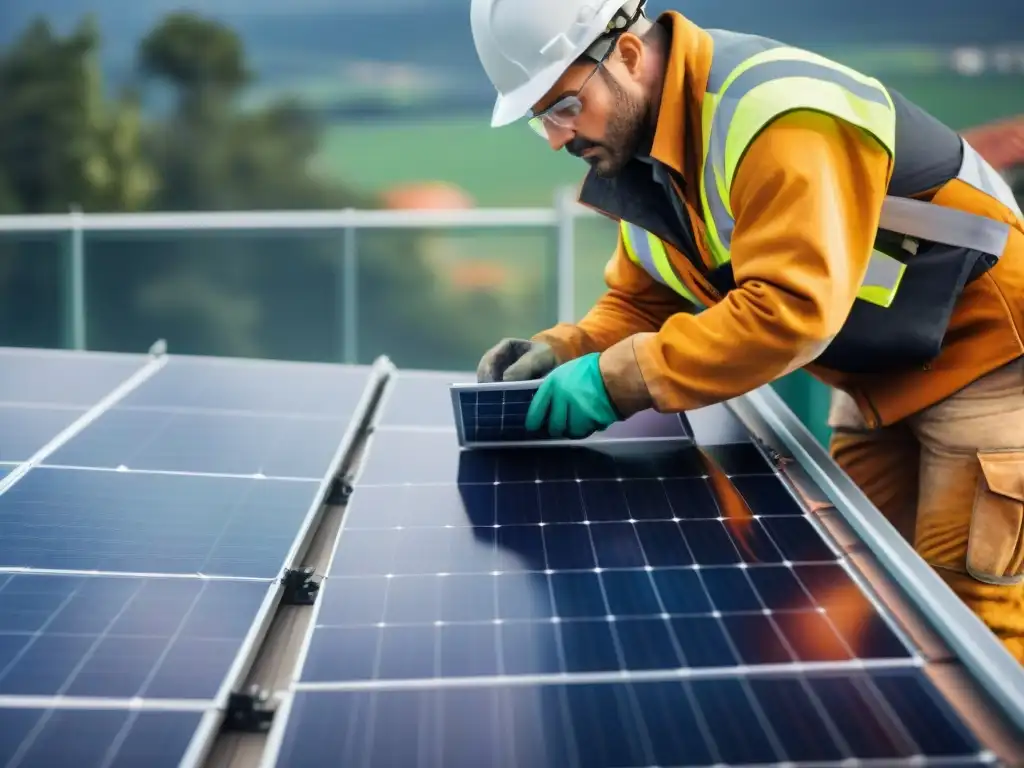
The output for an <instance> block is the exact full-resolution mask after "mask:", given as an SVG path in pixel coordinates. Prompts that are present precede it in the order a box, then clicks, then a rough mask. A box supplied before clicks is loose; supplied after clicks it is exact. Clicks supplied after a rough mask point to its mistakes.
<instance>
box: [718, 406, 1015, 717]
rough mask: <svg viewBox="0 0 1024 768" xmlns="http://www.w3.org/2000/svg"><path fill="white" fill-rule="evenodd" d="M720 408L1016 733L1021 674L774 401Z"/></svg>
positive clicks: (793, 417) (785, 409)
mask: <svg viewBox="0 0 1024 768" xmlns="http://www.w3.org/2000/svg"><path fill="white" fill-rule="evenodd" d="M727 405H728V407H729V409H730V410H731V411H732V412H733V413H734V414H735V415H736V416H737V418H739V419H740V421H742V422H743V425H744V426H745V427H746V428H747V429H748V430H749V431H750V432H751V434H752V435H754V436H756V437H757V438H758V439H760V440H762V441H763V442H765V443H766V444H767V445H769V446H770V447H771V448H773V449H775V450H777V451H779V452H780V453H782V454H784V455H789V456H791V457H792V458H793V459H794V460H795V461H796V462H797V463H798V464H799V465H800V466H801V467H802V469H803V470H804V471H805V472H806V473H807V474H808V475H809V476H810V477H811V479H813V480H814V481H815V482H816V483H817V484H818V486H819V487H820V489H821V491H822V492H823V493H825V494H826V495H827V496H828V497H829V500H830V501H831V502H832V504H833V505H834V506H835V508H836V510H837V511H838V512H839V513H840V514H841V515H842V516H843V518H844V519H845V520H846V522H847V523H848V524H849V525H850V526H851V527H852V528H853V530H854V532H855V533H856V534H857V535H858V536H859V537H860V538H861V540H862V541H863V543H864V544H865V546H867V547H868V549H869V550H870V551H871V553H872V554H873V555H874V556H875V557H876V558H877V559H878V562H879V564H880V565H881V566H882V568H883V569H884V570H885V571H886V572H887V574H888V575H889V576H890V577H891V578H892V579H893V580H894V581H895V582H896V583H897V584H898V585H899V586H900V588H901V589H902V590H903V592H904V593H905V596H906V597H907V598H908V599H909V600H910V601H911V603H913V605H914V606H915V607H916V608H917V609H918V610H919V611H920V612H921V613H922V615H923V616H924V618H925V619H926V620H927V621H928V623H929V624H930V625H931V626H932V628H933V629H934V630H935V631H936V632H937V633H938V634H939V635H940V636H941V637H942V638H943V639H944V640H945V641H946V642H947V643H948V644H949V646H950V648H951V649H952V650H953V651H954V653H956V655H957V657H958V658H959V660H960V661H961V662H962V663H963V665H964V667H966V668H967V670H968V671H969V672H970V673H971V674H972V675H973V676H974V678H975V679H976V680H977V682H978V684H979V685H980V686H981V687H982V688H983V689H984V690H985V691H986V692H987V693H988V694H989V695H990V696H991V697H992V698H993V700H994V701H995V702H996V704H997V705H998V706H999V707H1000V708H1001V709H1002V710H1003V711H1004V712H1005V714H1006V716H1007V718H1008V719H1009V720H1010V721H1011V722H1012V723H1013V724H1014V725H1015V726H1016V727H1017V728H1020V729H1022V730H1024V667H1022V666H1021V665H1020V664H1019V663H1018V662H1017V660H1016V659H1014V658H1013V656H1011V655H1010V653H1009V652H1008V651H1007V650H1006V648H1005V647H1004V646H1003V644H1002V643H1001V642H999V640H998V639H997V638H996V636H995V635H994V634H993V633H992V632H991V631H990V630H989V629H988V627H986V626H985V625H984V624H983V623H982V621H981V620H980V619H979V618H978V617H977V616H976V615H975V614H974V612H973V611H971V609H970V608H968V607H967V606H966V605H965V604H964V603H963V602H962V601H961V600H960V598H958V597H957V596H956V594H955V593H954V592H953V590H951V589H950V588H949V586H947V585H946V583H945V582H944V581H943V580H942V578H941V577H940V576H939V575H938V574H937V573H936V572H935V571H934V570H933V569H932V568H931V566H929V565H928V564H927V563H926V562H925V561H924V560H923V559H921V557H920V556H919V555H918V554H917V553H916V552H915V551H914V549H913V547H911V546H910V544H908V543H907V542H906V541H905V540H904V539H903V537H902V536H901V535H900V533H899V532H898V531H897V530H896V528H894V527H893V525H892V524H891V523H890V522H889V521H888V520H887V519H886V518H885V517H884V516H883V515H882V513H881V512H880V511H879V510H878V508H877V507H875V505H874V504H872V502H871V500H870V499H868V497H867V496H866V495H865V494H864V492H863V491H861V489H860V488H859V487H858V486H857V485H856V484H855V483H854V482H853V481H852V480H851V479H850V478H849V476H848V475H847V474H846V473H845V472H843V470H842V469H841V468H840V467H839V465H838V464H836V463H835V461H834V460H833V459H832V457H831V456H830V455H829V453H828V451H827V450H826V449H825V448H824V447H823V446H822V445H821V444H820V443H819V442H818V441H817V440H816V439H815V438H814V436H813V435H812V434H811V433H810V432H809V431H808V429H807V428H806V427H805V426H804V425H803V424H802V423H801V422H800V420H799V419H798V418H797V417H796V415H795V414H794V413H793V412H792V411H791V410H790V409H789V408H788V407H787V406H786V404H785V402H784V401H783V400H782V398H781V397H779V395H778V394H777V393H776V392H775V391H774V390H772V389H771V388H770V387H762V388H761V389H759V390H756V391H755V392H752V393H750V394H747V395H744V396H742V397H739V398H736V399H735V400H732V401H730V402H729V403H728V404H727Z"/></svg>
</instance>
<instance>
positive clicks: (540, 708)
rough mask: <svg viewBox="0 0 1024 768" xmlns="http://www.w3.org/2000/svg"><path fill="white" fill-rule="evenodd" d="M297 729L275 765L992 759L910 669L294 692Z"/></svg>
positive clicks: (595, 766)
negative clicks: (702, 678)
mask: <svg viewBox="0 0 1024 768" xmlns="http://www.w3.org/2000/svg"><path fill="white" fill-rule="evenodd" d="M289 724H290V727H289V729H288V731H287V733H286V735H285V738H284V742H283V744H282V747H281V752H280V756H279V763H278V764H280V765H288V766H289V767H290V768H304V767H305V766H319V765H327V764H333V763H334V762H338V763H343V764H345V765H348V766H353V768H356V767H358V768H371V767H373V768H376V767H377V766H380V767H381V768H383V767H384V766H392V765H417V766H424V767H427V768H429V767H432V766H438V767H440V766H445V768H463V767H465V768H469V767H470V766H478V765H502V766H509V768H512V767H514V766H515V767H517V766H524V768H525V767H526V766H529V768H546V767H547V766H550V767H551V768H556V767H557V768H574V767H576V766H580V767H581V768H583V767H585V768H605V767H608V768H610V767H611V766H617V767H619V768H621V767H622V766H636V767H638V768H639V767H640V766H651V765H687V766H708V765H764V764H780V763H785V764H788V765H802V764H808V763H810V764H815V765H821V764H823V763H824V764H827V765H840V764H848V763H845V762H843V761H851V760H858V759H875V760H879V761H880V764H882V765H887V766H897V765H930V764H932V763H931V761H930V760H929V758H932V759H936V758H944V759H945V760H946V761H948V762H942V763H940V764H942V765H951V764H955V765H958V766H967V765H982V764H986V763H987V762H989V761H991V755H990V754H988V753H985V752H983V750H982V748H981V746H980V745H979V743H978V741H977V740H976V739H975V737H974V736H973V735H972V734H971V733H970V732H969V731H968V730H967V729H966V728H965V727H964V726H963V724H962V723H961V722H960V721H959V719H958V718H957V716H956V715H955V714H954V713H953V712H952V711H951V710H950V708H949V706H948V705H947V704H946V703H945V702H944V701H943V700H942V698H941V696H940V695H939V694H938V692H937V691H936V690H935V688H934V687H933V686H932V685H931V683H930V682H929V681H928V680H927V679H926V678H925V677H924V676H923V675H922V674H921V672H920V670H916V669H911V670H872V671H850V672H845V673H830V674H823V675H814V676H804V675H800V674H793V673H783V674H775V675H771V676H763V677H760V676H759V677H752V678H747V679H745V678H715V679H706V680H689V681H681V682H680V681H675V682H642V681H633V682H622V683H595V684H590V683H577V684H573V685H562V684H557V685H556V684H552V685H543V686H538V685H522V684H520V685H494V686H481V687H475V686H474V687H471V688H470V687H465V688H464V687H448V688H436V689H426V690H423V689H414V690H386V689H384V690H376V691H330V692H327V691H324V692H320V691H317V692H305V691H300V692H298V693H297V694H296V695H295V701H294V702H293V704H292V713H291V716H290V718H289ZM812 761H813V762H812Z"/></svg>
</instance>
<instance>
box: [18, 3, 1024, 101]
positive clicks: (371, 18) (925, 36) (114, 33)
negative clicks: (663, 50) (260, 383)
mask: <svg viewBox="0 0 1024 768" xmlns="http://www.w3.org/2000/svg"><path fill="white" fill-rule="evenodd" d="M190 7H191V8H192V9H194V10H196V11H197V12H199V13H202V14H204V15H208V16H212V17H214V18H218V19H221V20H223V21H225V22H227V23H228V24H230V25H231V26H232V27H233V28H234V29H235V30H237V31H238V32H239V34H240V35H241V36H242V37H243V39H244V40H245V42H246V46H247V50H248V51H249V54H250V56H251V59H252V62H253V65H254V67H255V69H256V70H257V71H258V73H259V74H260V76H261V83H262V85H263V86H264V87H270V88H273V89H277V88H284V89H289V90H290V89H292V88H294V87H296V86H297V84H299V83H304V82H311V81H314V82H315V81H327V82H333V83H335V85H333V86H331V87H332V89H333V88H336V87H340V85H343V84H344V83H342V82H339V81H345V80H346V79H348V80H351V79H352V75H351V67H352V66H353V65H356V64H359V63H360V62H386V63H389V64H392V65H398V66H400V67H405V68H408V69H409V70H411V71H414V72H417V73H422V74H424V75H425V76H428V78H429V79H430V82H432V83H434V84H435V85H437V84H440V85H439V86H438V87H441V88H442V90H443V91H445V92H446V94H447V96H446V98H452V94H458V96H457V99H456V100H457V101H458V102H459V103H460V104H462V103H465V101H466V99H470V100H471V101H472V100H476V99H480V100H481V103H482V102H483V101H484V100H487V99H489V98H490V97H491V90H490V86H489V84H488V83H487V81H486V79H485V78H484V77H483V73H482V72H481V71H480V67H479V64H478V62H477V59H476V55H475V52H474V50H473V43H472V38H471V35H470V29H469V0H360V2H355V0H291V2H288V3H283V2H280V0H204V1H203V2H195V0H193V2H191V3H181V2H177V1H176V0H145V2H136V0H33V1H32V2H30V1H29V0H0V44H3V43H6V42H9V41H10V40H11V39H12V38H13V37H14V36H16V35H17V34H18V33H20V32H21V30H23V29H24V27H25V25H26V24H27V23H28V22H29V20H30V19H31V18H33V16H35V15H36V14H44V15H45V16H46V17H47V18H49V19H50V20H51V21H52V23H54V25H55V26H56V27H57V28H58V29H62V30H64V29H67V28H69V27H70V26H71V25H72V24H73V23H74V22H76V21H77V20H78V19H79V18H81V16H82V15H83V14H84V13H85V12H92V13H94V14H95V15H96V17H97V18H98V20H99V23H100V28H101V30H102V32H103V36H104V52H103V65H104V70H105V71H106V73H107V75H108V77H110V78H111V79H112V80H113V81H114V82H115V83H117V82H122V81H124V80H125V79H126V78H127V77H128V76H129V75H130V73H131V71H132V57H133V55H134V50H135V45H136V43H137V41H138V39H139V38H140V37H141V36H142V35H143V34H144V33H145V32H146V31H147V30H148V29H149V28H151V27H152V26H153V24H154V23H155V22H156V21H157V20H158V19H159V18H160V17H161V16H163V15H164V14H166V13H168V12H170V11H172V10H178V9H182V8H190ZM668 7H676V8H678V9H679V10H681V11H683V12H684V13H688V14H689V16H690V17H691V18H693V19H694V20H695V21H696V22H698V23H700V24H702V25H704V26H708V27H725V28H730V29H737V30H740V31H748V32H756V33H758V34H763V35H767V36H770V37H776V38H779V39H782V40H785V41H786V42H790V43H793V44H795V45H801V46H804V47H808V48H812V49H824V50H829V49H832V48H835V47H837V46H845V47H850V46H860V47H865V46H892V45H894V44H918V45H929V46H937V47H943V48H944V47H952V46H956V45H969V44H975V45H984V46H992V45H997V44H1002V43H1016V42H1024V0H974V2H971V3H967V2H964V0H857V2H838V1H837V0H832V1H831V2H826V1H825V0H728V1H725V0H679V1H678V2H677V3H675V4H672V3H666V2H663V1H662V0H658V1H656V2H651V3H650V5H649V6H648V8H649V10H650V11H651V12H653V13H657V12H659V11H661V10H664V9H666V8H668ZM362 72H363V75H362V82H361V88H362V89H363V90H364V91H365V90H366V89H367V88H369V89H371V90H372V89H373V88H374V87H375V83H374V71H373V69H372V67H371V68H370V69H369V70H367V69H366V68H365V67H364V68H363V70H362ZM412 83H413V84H412V86H411V87H413V88H415V87H416V85H415V84H416V80H415V79H413V81H412ZM331 98H333V97H331ZM330 100H331V99H330V98H328V99H327V102H330Z"/></svg>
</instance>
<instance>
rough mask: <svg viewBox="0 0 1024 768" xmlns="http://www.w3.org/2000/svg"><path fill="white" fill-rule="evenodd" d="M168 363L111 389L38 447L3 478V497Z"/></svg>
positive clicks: (158, 362)
mask: <svg viewBox="0 0 1024 768" xmlns="http://www.w3.org/2000/svg"><path fill="white" fill-rule="evenodd" d="M166 362H167V361H166V358H158V359H154V360H150V361H149V362H147V363H146V364H145V365H143V366H142V367H140V368H139V369H137V370H136V371H135V372H134V373H132V374H131V375H130V376H129V377H128V378H126V379H124V380H123V381H122V382H121V383H120V384H119V385H118V386H116V387H114V388H113V389H112V390H110V391H109V392H108V393H107V394H106V395H105V396H104V397H103V398H102V399H101V400H99V401H98V402H96V403H95V404H94V405H92V406H91V407H90V408H88V409H87V410H85V411H84V412H83V413H82V414H80V415H79V416H78V418H76V419H75V420H74V421H73V422H71V424H69V425H68V426H67V427H65V428H64V429H63V430H61V431H60V432H58V433H57V434H56V435H54V437H53V438H52V439H51V440H50V441H49V442H47V443H46V444H45V445H43V446H42V447H41V448H39V450H37V451H36V452H35V453H34V454H32V456H30V457H29V458H28V459H26V460H25V461H23V462H21V464H19V465H18V466H17V467H15V468H14V469H13V470H12V471H11V472H10V473H8V474H7V475H5V476H4V477H3V478H2V479H0V495H2V494H4V493H6V492H7V490H8V489H9V488H10V487H11V486H12V485H14V484H15V483H17V482H18V480H20V479H21V477H23V476H24V475H25V473H27V472H28V471H29V470H31V469H32V467H34V466H36V465H38V464H40V463H42V462H43V461H44V460H45V459H46V458H48V457H49V456H50V455H52V454H53V453H54V452H56V451H58V450H60V449H61V447H62V446H64V445H66V444H67V443H68V442H69V441H70V440H72V439H73V438H74V437H75V436H76V435H78V434H80V433H81V432H82V431H83V430H84V429H86V428H87V427H88V426H89V425H90V424H92V423H94V422H95V421H96V419H98V418H100V417H101V416H102V415H103V414H104V413H105V412H107V411H109V410H110V408H111V407H113V406H114V405H116V404H117V403H118V402H119V401H121V400H122V399H124V398H125V397H126V396H127V395H128V394H130V393H131V392H132V391H133V390H134V389H136V388H137V387H138V386H140V385H141V384H143V383H144V382H145V381H146V380H147V379H150V378H152V377H153V376H154V375H156V374H157V373H158V372H159V371H160V369H161V368H163V367H164V365H166Z"/></svg>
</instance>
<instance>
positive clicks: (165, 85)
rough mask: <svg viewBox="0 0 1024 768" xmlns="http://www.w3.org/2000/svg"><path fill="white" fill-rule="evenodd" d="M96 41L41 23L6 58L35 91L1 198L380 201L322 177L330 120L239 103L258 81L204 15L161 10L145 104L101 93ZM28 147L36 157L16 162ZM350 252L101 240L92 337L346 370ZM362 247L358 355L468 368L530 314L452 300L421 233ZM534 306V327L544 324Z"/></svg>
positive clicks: (19, 108) (307, 237) (93, 278)
mask: <svg viewBox="0 0 1024 768" xmlns="http://www.w3.org/2000/svg"><path fill="white" fill-rule="evenodd" d="M97 40H98V37H97V36H96V35H95V33H94V31H93V30H92V29H91V27H90V26H89V25H88V24H83V25H82V26H81V27H80V28H79V29H78V30H76V32H75V33H74V34H73V35H71V36H70V37H68V38H65V39H61V38H58V37H55V36H54V35H53V34H52V33H51V31H50V30H49V29H48V28H47V27H46V26H45V24H36V25H34V26H33V27H32V28H31V29H30V30H29V31H28V32H27V33H26V35H25V36H24V37H23V39H22V41H20V43H19V44H18V45H17V46H16V47H15V48H14V49H13V50H12V52H11V54H9V56H8V58H11V59H12V60H13V61H14V62H15V64H16V67H21V69H20V70H17V69H16V67H15V68H14V69H12V70H11V71H13V72H14V74H11V75H9V77H10V78H11V80H12V81H18V82H21V83H28V85H26V86H25V87H24V94H22V99H23V102H24V103H22V102H21V101H18V100H15V101H14V109H12V110H10V111H8V110H7V108H6V107H5V105H3V104H0V147H3V148H6V149H0V152H2V151H6V152H8V155H7V156H9V157H10V158H11V159H12V160H15V161H18V160H20V161H21V162H20V163H19V162H15V163H14V164H13V166H12V172H11V173H10V174H9V175H8V176H7V177H6V178H5V177H4V176H0V204H3V200H4V199H5V198H11V199H13V200H14V201H16V204H17V206H18V209H20V210H30V211H43V210H67V207H68V206H69V205H71V204H75V203H77V204H79V205H81V207H82V208H83V209H85V210H99V209H102V210H118V211H123V210H137V209H139V208H142V207H144V208H147V209H150V210H159V211H170V210H174V211H196V210H206V211H209V210H223V211H233V210H268V209H278V210H280V209H343V208H349V207H351V208H363V209H365V208H372V207H374V206H375V205H376V204H377V201H376V200H375V199H373V198H372V197H370V196H367V195H365V194H361V193H359V192H358V191H357V190H355V189H352V188H349V187H346V186H344V185H341V184H336V183H328V182H326V181H324V180H323V179H321V178H319V177H318V176H317V175H316V174H315V173H313V172H311V168H310V164H311V161H312V157H313V156H314V153H315V151H316V150H317V148H318V146H319V144H320V138H321V136H320V133H321V132H320V125H319V121H318V120H317V119H316V118H315V116H314V115H313V114H311V113H310V112H309V111H308V110H305V109H303V108H302V106H301V105H299V104H296V103H293V102H289V101H281V102H278V103H274V104H271V105H270V106H268V107H266V108H264V109H261V110H258V111H245V110H243V109H242V108H241V107H240V101H241V99H240V98H239V97H240V96H241V94H242V92H243V89H244V87H245V86H246V85H247V84H248V83H249V82H250V81H251V79H252V77H253V76H252V74H251V72H250V68H249V64H248V62H247V61H246V57H245V51H244V46H243V45H242V42H241V41H240V40H239V39H238V37H237V35H236V34H235V33H234V32H233V31H232V30H231V29H230V28H229V27H227V26H225V25H223V24H220V23H218V22H216V21H212V20H209V19H204V18H202V17H200V16H197V15H194V14H173V15H171V16H168V17H166V18H165V19H164V20H163V21H161V22H160V23H159V24H158V25H157V26H156V27H155V28H154V29H153V30H152V31H151V32H150V33H149V34H147V35H146V36H145V37H144V38H143V40H142V41H141V42H140V44H139V48H138V56H137V65H138V66H137V68H138V72H139V74H140V76H141V77H140V78H139V84H140V91H139V94H138V99H134V98H133V99H129V98H128V97H121V98H119V99H118V100H116V101H110V100H107V99H105V98H104V96H103V89H102V87H101V83H100V78H99V75H98V70H97V69H96V67H95V65H94V53H95V49H96V46H97V44H98V43H97ZM0 77H3V74H2V72H0ZM0 82H2V81H0ZM158 93H165V94H166V93H169V94H170V95H171V97H172V98H171V103H172V105H173V106H172V109H171V110H170V112H169V114H166V115H163V116H161V117H159V118H155V117H151V118H150V119H149V120H148V122H146V123H143V122H142V120H141V118H140V113H139V110H138V107H137V104H138V103H142V104H146V103H151V102H152V101H153V97H154V96H155V95H156V94H158ZM37 124H38V126H37ZM40 133H41V135H42V136H44V137H45V139H41V138H40V137H39V135H40ZM33 142H34V144H33ZM26 143H28V144H32V146H33V147H34V149H33V152H32V153H31V159H29V157H28V156H24V155H23V156H21V157H18V151H19V147H21V148H23V147H24V145H25V144H26ZM48 149H52V152H50V151H48ZM7 156H4V155H0V157H4V158H6V157H7ZM27 247H28V246H27V245H26V244H24V243H23V244H22V245H21V248H22V251H21V252H22V253H24V252H25V251H24V249H25V248H27ZM342 250H343V238H342V235H341V233H339V232H309V233H296V232H239V231H232V232H202V231H194V232H189V233H185V232H180V231H176V232H155V233H154V232H150V233H125V234H118V235H105V234H91V235H90V236H89V239H88V241H87V247H86V253H87V254H88V257H89V258H88V266H87V274H88V296H87V306H88V307H89V344H90V346H91V347H93V348H102V349H118V350H136V351H137V350H139V349H143V348H145V347H146V346H147V345H148V344H149V343H151V342H152V341H153V339H155V338H158V337H164V338H167V339H168V341H169V343H170V345H171V349H172V350H175V351H178V352H191V353H202V354H218V355H247V356H265V357H277V358H289V359H338V357H339V354H340V346H341V339H342V337H343V329H342V327H341V319H342V317H344V316H345V314H346V313H344V312H343V311H342V308H341V307H340V306H339V302H340V301H341V298H342V295H343V291H342V286H341V278H340V274H341V273H340V266H341V256H342ZM358 253H359V259H358V282H357V286H356V292H357V294H358V297H359V314H358V320H359V330H360V339H359V341H360V359H361V361H363V362H367V361H369V359H371V358H372V357H373V356H375V355H377V354H380V353H386V354H389V355H390V356H392V358H393V359H394V360H395V361H396V362H397V363H398V364H399V365H408V366H424V367H445V368H455V367H467V366H469V365H472V364H473V363H475V360H476V357H477V356H478V355H479V353H480V351H481V350H482V349H483V348H484V347H485V346H486V345H487V344H489V343H492V342H493V340H494V338H497V337H498V335H499V334H504V333H506V332H508V331H509V330H510V329H514V328H515V325H514V324H513V323H512V320H513V319H515V318H516V317H519V318H523V317H525V316H527V315H524V314H523V313H522V312H521V311H516V312H511V313H510V312H509V311H507V310H505V309H503V307H502V305H501V304H499V303H497V302H495V301H494V300H493V298H494V297H492V296H489V295H488V294H486V293H480V294H476V295H472V296H469V297H464V296H459V295H453V294H452V293H451V291H450V290H449V289H448V288H447V286H446V285H445V284H444V283H443V281H440V280H439V279H438V276H437V275H436V274H435V272H434V270H433V269H432V268H431V266H430V265H429V264H428V263H427V261H426V259H425V257H424V250H423V242H422V236H421V235H420V234H419V233H416V232H410V231H407V230H403V231H395V232H360V233H359V235H358ZM19 263H20V262H19ZM54 263H58V262H56V261H54ZM22 266H23V265H22ZM20 268H21V267H19V269H20ZM15 284H16V281H13V280H12V281H11V282H10V285H12V286H13V285H15ZM58 285H59V284H58ZM53 294H54V295H55V296H57V297H59V295H60V294H59V291H55V292H53ZM54 301H56V299H54ZM519 309H520V310H521V309H523V308H519ZM533 309H534V308H532V307H531V308H528V309H527V313H528V314H532V318H531V320H529V321H527V322H524V323H520V326H522V327H521V328H520V329H519V330H521V332H523V333H525V332H528V331H529V330H530V329H531V327H532V326H535V325H536V323H537V315H536V314H535V313H532V312H531V310H533ZM22 316H23V317H24V316H25V315H24V314H23V315H22ZM36 343H38V342H36Z"/></svg>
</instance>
